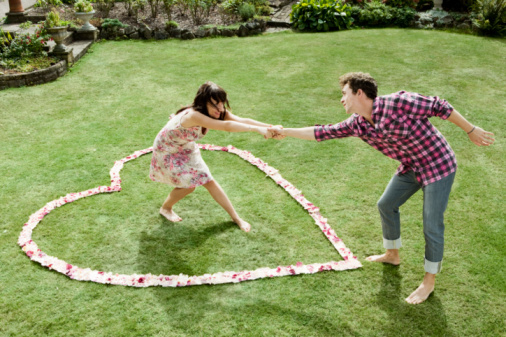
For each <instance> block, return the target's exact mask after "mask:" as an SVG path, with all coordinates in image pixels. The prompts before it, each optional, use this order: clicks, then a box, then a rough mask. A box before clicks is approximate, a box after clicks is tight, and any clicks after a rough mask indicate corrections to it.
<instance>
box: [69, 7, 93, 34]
mask: <svg viewBox="0 0 506 337" xmlns="http://www.w3.org/2000/svg"><path fill="white" fill-rule="evenodd" d="M74 10H75V14H76V17H77V18H78V19H80V20H82V21H83V22H84V24H83V26H82V27H81V29H79V31H80V32H89V31H93V30H96V29H97V28H95V27H94V26H93V25H92V24H91V23H90V19H91V18H92V17H93V14H95V11H94V10H93V6H92V5H91V2H89V1H88V0H78V1H77V2H76V3H75V4H74Z"/></svg>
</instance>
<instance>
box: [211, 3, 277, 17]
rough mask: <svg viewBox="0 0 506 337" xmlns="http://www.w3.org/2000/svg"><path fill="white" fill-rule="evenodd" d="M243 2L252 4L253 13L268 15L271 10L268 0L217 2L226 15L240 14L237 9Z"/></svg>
mask: <svg viewBox="0 0 506 337" xmlns="http://www.w3.org/2000/svg"><path fill="white" fill-rule="evenodd" d="M243 4H251V5H253V6H254V10H255V13H257V14H259V15H264V16H265V15H270V14H271V12H272V9H271V7H270V6H269V1H268V0H224V1H223V2H221V3H220V4H219V7H220V9H221V10H222V11H223V12H224V13H225V14H227V15H230V16H241V15H240V13H239V9H240V7H241V6H242V5H243ZM250 18H251V17H250Z"/></svg>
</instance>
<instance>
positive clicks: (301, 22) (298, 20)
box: [290, 0, 353, 31]
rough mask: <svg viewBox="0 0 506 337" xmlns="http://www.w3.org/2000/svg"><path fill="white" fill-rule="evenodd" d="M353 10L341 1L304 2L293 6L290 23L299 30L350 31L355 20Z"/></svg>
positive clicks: (314, 0)
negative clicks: (351, 11) (352, 14)
mask: <svg viewBox="0 0 506 337" xmlns="http://www.w3.org/2000/svg"><path fill="white" fill-rule="evenodd" d="M350 10H351V8H350V7H348V5H346V4H342V3H341V2H339V1H332V0H302V1H300V2H297V3H296V4H295V5H293V6H292V12H291V13H290V21H291V22H292V24H293V27H294V28H295V29H299V30H313V31H314V30H318V31H329V30H342V29H349V28H350V26H351V24H352V22H353V19H352V18H351V15H350Z"/></svg>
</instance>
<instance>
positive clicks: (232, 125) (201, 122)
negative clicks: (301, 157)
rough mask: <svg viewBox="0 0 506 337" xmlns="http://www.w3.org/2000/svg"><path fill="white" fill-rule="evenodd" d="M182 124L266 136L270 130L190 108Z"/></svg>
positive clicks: (186, 126) (187, 126)
mask: <svg viewBox="0 0 506 337" xmlns="http://www.w3.org/2000/svg"><path fill="white" fill-rule="evenodd" d="M181 125H182V126H184V127H185V128H191V127H195V126H201V127H204V128H208V129H211V130H219V131H228V132H257V133H259V134H261V135H262V136H264V137H266V136H267V134H268V132H267V128H266V127H263V126H255V125H249V124H244V123H239V122H234V121H227V120H225V121H221V120H218V119H213V118H211V117H207V116H205V115H203V114H201V113H200V112H197V111H194V110H190V112H189V113H188V114H187V115H186V116H183V118H182V120H181Z"/></svg>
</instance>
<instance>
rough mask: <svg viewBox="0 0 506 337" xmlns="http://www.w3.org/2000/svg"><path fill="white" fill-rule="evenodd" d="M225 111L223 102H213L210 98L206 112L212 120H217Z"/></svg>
mask: <svg viewBox="0 0 506 337" xmlns="http://www.w3.org/2000/svg"><path fill="white" fill-rule="evenodd" d="M224 111H225V106H224V105H223V102H218V101H215V100H214V99H212V98H211V101H209V102H207V112H208V113H209V116H210V117H212V118H214V119H219V118H220V116H221V114H222V113H223V112H224Z"/></svg>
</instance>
